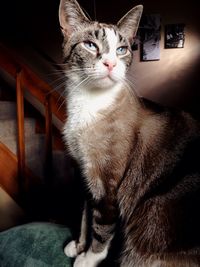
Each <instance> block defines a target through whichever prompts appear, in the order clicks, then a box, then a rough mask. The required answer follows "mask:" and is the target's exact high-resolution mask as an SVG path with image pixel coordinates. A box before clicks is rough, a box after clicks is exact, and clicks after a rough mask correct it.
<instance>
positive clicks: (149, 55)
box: [140, 14, 161, 61]
mask: <svg viewBox="0 0 200 267" xmlns="http://www.w3.org/2000/svg"><path fill="white" fill-rule="evenodd" d="M160 31H161V16H160V14H150V15H145V16H143V17H142V20H141V29H140V34H141V56H140V58H141V61H152V60H160V39H161V33H160Z"/></svg>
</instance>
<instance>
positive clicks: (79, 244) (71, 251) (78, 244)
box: [64, 201, 88, 258]
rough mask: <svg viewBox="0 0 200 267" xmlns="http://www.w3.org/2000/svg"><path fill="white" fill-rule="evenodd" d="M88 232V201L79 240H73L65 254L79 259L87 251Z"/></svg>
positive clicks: (65, 249) (85, 205) (66, 248)
mask: <svg viewBox="0 0 200 267" xmlns="http://www.w3.org/2000/svg"><path fill="white" fill-rule="evenodd" d="M87 230H88V205H87V201H85V204H84V210H83V214H82V219H81V229H80V236H79V239H78V240H72V241H71V242H70V243H68V244H67V245H66V247H65V248H64V252H65V254H66V255H67V256H68V257H70V258H75V257H77V255H79V254H80V253H82V252H83V251H84V250H85V247H86V241H87Z"/></svg>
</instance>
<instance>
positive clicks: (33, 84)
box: [0, 45, 66, 122]
mask: <svg viewBox="0 0 200 267" xmlns="http://www.w3.org/2000/svg"><path fill="white" fill-rule="evenodd" d="M0 68H2V69H3V70H4V71H6V72H7V73H8V74H9V75H11V76H12V77H13V78H15V77H16V73H17V72H18V70H19V69H20V70H22V72H23V75H22V79H21V86H22V87H23V88H24V89H26V90H28V91H29V92H30V94H31V95H33V96H34V97H35V98H36V99H37V100H38V101H39V102H40V103H42V105H45V101H46V95H48V94H50V95H51V110H52V113H53V114H54V115H55V116H56V117H57V118H58V119H59V120H60V121H62V122H64V121H65V120H66V112H65V107H64V106H63V105H62V106H61V107H59V102H61V103H63V102H64V98H63V97H61V96H60V94H59V93H58V92H56V91H55V90H54V89H53V88H52V87H51V86H50V85H49V84H48V83H46V82H45V81H43V80H42V79H41V78H40V77H38V76H37V75H36V74H35V73H34V72H33V71H32V70H31V69H30V68H29V67H28V66H26V65H25V64H24V63H22V62H20V60H19V59H18V58H16V56H13V55H12V53H11V52H10V51H9V50H8V49H6V48H5V47H4V46H2V45H0Z"/></svg>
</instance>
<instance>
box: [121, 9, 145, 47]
mask: <svg viewBox="0 0 200 267" xmlns="http://www.w3.org/2000/svg"><path fill="white" fill-rule="evenodd" d="M142 11H143V6H142V5H138V6H136V7H134V8H132V9H131V10H130V11H129V12H128V13H126V15H124V16H123V17H122V18H121V19H120V20H119V21H118V23H117V26H118V28H119V29H120V30H121V31H122V32H123V33H124V34H125V35H126V36H127V38H128V39H129V41H130V42H132V41H133V38H134V37H135V36H136V34H137V30H138V26H139V23H140V19H141V16H142Z"/></svg>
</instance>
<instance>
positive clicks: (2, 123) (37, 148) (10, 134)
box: [0, 101, 66, 180]
mask: <svg viewBox="0 0 200 267" xmlns="http://www.w3.org/2000/svg"><path fill="white" fill-rule="evenodd" d="M24 128H25V131H24V132H25V158H26V166H27V167H28V168H29V169H30V170H31V171H32V172H33V173H34V174H35V175H36V176H37V177H40V178H43V177H44V160H45V159H44V157H45V155H44V151H45V148H44V145H45V140H44V134H40V133H36V121H35V119H34V118H30V117H26V118H25V120H24ZM0 142H2V143H3V144H5V145H6V146H7V147H8V148H9V150H10V151H11V152H13V153H14V154H15V155H17V119H16V103H15V102H11V101H0ZM65 161H66V156H65V152H64V151H62V150H53V172H54V171H55V173H56V177H57V178H56V179H58V180H61V179H63V176H64V173H65V172H64V169H65Z"/></svg>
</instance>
